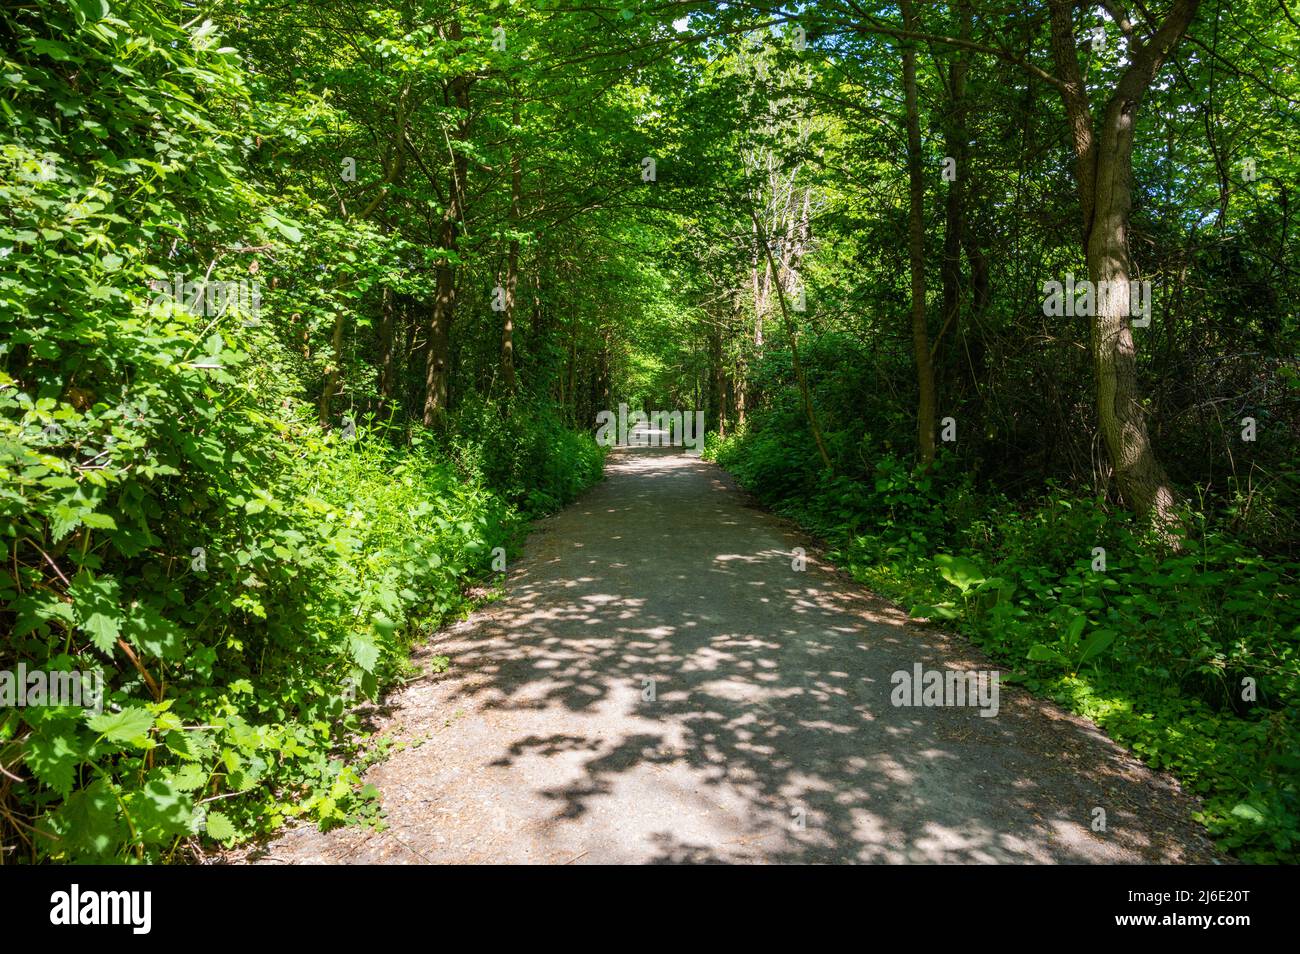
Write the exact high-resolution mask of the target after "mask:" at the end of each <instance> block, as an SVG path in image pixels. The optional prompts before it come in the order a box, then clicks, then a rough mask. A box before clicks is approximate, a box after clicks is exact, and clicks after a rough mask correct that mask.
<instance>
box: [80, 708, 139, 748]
mask: <svg viewBox="0 0 1300 954" xmlns="http://www.w3.org/2000/svg"><path fill="white" fill-rule="evenodd" d="M153 722H154V716H153V713H152V712H150V711H149V710H148V709H139V708H130V709H123V710H122V711H121V712H105V713H103V714H101V715H97V716H93V717H91V718H89V719H87V720H86V724H87V725H88V726H90V728H91V729H93V730H94V731H95V732H98V733H99V736H100V738H104V739H107V740H108V741H110V742H136V741H138V740H141V739H145V738H147V736H148V732H149V730H150V729H151V728H152V727H153Z"/></svg>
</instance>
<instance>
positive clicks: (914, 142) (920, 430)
mask: <svg viewBox="0 0 1300 954" xmlns="http://www.w3.org/2000/svg"><path fill="white" fill-rule="evenodd" d="M902 9H903V29H904V30H906V31H907V32H909V33H915V32H916V14H915V12H914V10H913V6H912V3H911V0H903V4H902ZM903 42H904V44H905V45H904V47H903V94H904V98H905V100H906V109H907V179H908V186H909V190H908V191H909V202H908V215H907V225H908V228H907V237H908V242H907V247H908V259H909V261H910V264H911V272H912V353H913V355H914V356H915V360H916V382H917V390H918V395H917V403H916V449H917V457H918V459H919V460H920V463H921V465H922V466H923V467H927V466H929V465H930V464H931V463H932V462H933V461H934V428H935V397H934V367H933V365H932V363H931V361H930V334H929V331H928V330H927V328H926V322H925V220H924V218H923V213H924V202H925V179H924V178H923V172H922V169H921V113H920V107H919V105H918V103H917V91H916V51H915V50H914V49H913V48H912V45H911V41H908V40H905V41H903ZM959 174H960V173H959Z"/></svg>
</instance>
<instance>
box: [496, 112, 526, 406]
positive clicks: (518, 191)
mask: <svg viewBox="0 0 1300 954" xmlns="http://www.w3.org/2000/svg"><path fill="white" fill-rule="evenodd" d="M514 126H515V135H518V133H519V104H518V103H515V110H514ZM522 193H523V174H522V171H521V169H520V162H519V149H518V147H516V148H515V149H514V151H513V152H511V154H510V222H511V227H512V228H513V229H514V233H515V234H514V235H513V236H511V238H510V251H509V252H508V253H507V256H506V289H505V291H506V301H505V305H506V308H505V316H504V318H505V321H504V323H503V324H502V326H501V381H502V384H503V385H504V386H505V389H506V393H507V394H513V393H514V391H515V293H516V290H517V288H518V287H519V228H520V226H521V223H520V203H521V199H522Z"/></svg>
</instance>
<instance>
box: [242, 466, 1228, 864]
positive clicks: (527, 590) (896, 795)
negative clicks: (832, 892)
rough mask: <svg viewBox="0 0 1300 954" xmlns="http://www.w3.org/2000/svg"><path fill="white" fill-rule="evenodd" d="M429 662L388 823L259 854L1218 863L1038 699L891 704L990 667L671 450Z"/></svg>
mask: <svg viewBox="0 0 1300 954" xmlns="http://www.w3.org/2000/svg"><path fill="white" fill-rule="evenodd" d="M800 546H802V547H805V548H806V549H807V552H808V554H809V558H808V564H807V568H806V569H805V570H803V571H797V570H794V569H792V566H791V560H792V553H793V550H794V548H795V547H800ZM434 654H443V655H447V656H449V657H450V658H451V668H450V670H449V671H447V672H446V673H444V674H442V675H437V676H428V677H426V678H424V679H421V680H418V681H416V682H414V683H412V684H411V685H409V686H408V687H407V688H406V689H405V690H404V691H402V692H401V693H399V694H397V695H396V696H394V697H392V698H390V699H389V700H388V706H387V708H386V710H385V711H384V713H383V714H382V715H381V716H380V722H381V724H382V725H383V726H384V728H385V730H386V731H387V732H389V733H390V734H391V735H392V736H393V737H394V738H396V739H397V740H398V741H399V750H398V751H396V752H395V754H393V755H392V757H391V758H390V759H389V760H388V761H386V762H385V763H384V764H382V765H379V766H377V767H375V768H374V769H373V770H372V771H371V772H370V774H369V780H370V781H372V782H374V783H375V784H376V785H377V786H378V787H379V788H380V790H381V791H382V792H383V801H384V805H385V808H386V811H387V820H388V824H389V826H390V827H389V828H388V830H387V831H384V832H374V831H369V830H365V829H341V830H336V831H334V832H330V833H328V834H322V833H320V832H318V831H316V830H315V829H314V828H299V829H296V830H293V831H290V832H288V833H286V834H285V835H283V836H282V837H281V838H279V839H278V840H276V841H275V842H273V843H271V844H270V845H268V846H266V847H265V848H262V849H259V850H257V851H255V852H253V853H251V854H250V856H249V859H248V860H252V861H262V862H265V863H276V862H281V863H282V862H291V863H319V862H329V863H337V862H350V863H403V864H405V863H413V864H419V863H423V862H439V863H441V862H471V863H475V862H500V863H521V862H522V863H561V864H563V863H578V864H591V863H622V862H632V863H644V862H684V861H691V862H719V861H721V862H762V863H780V862H1031V863H1063V862H1069V863H1080V862H1083V863H1087V862H1130V863H1132V862H1204V861H1210V860H1213V859H1214V858H1215V855H1214V852H1213V851H1212V849H1211V848H1210V845H1209V842H1208V840H1207V839H1206V837H1205V836H1204V834H1203V832H1202V831H1201V829H1200V828H1199V826H1197V825H1196V824H1195V823H1193V822H1192V821H1191V820H1190V817H1189V816H1190V813H1191V812H1192V811H1193V810H1194V809H1195V804H1194V802H1193V801H1192V799H1190V798H1189V797H1188V796H1186V795H1184V794H1182V793H1181V792H1180V791H1179V790H1178V788H1177V786H1176V784H1174V783H1173V782H1172V781H1170V780H1169V779H1168V778H1167V777H1165V776H1163V775H1160V774H1158V773H1154V772H1151V771H1150V770H1148V769H1146V768H1145V767H1143V766H1142V765H1141V764H1140V763H1138V762H1137V761H1136V760H1135V759H1133V758H1132V757H1130V756H1129V755H1128V754H1127V753H1125V752H1124V751H1123V750H1122V749H1121V748H1120V747H1119V746H1117V745H1115V744H1113V743H1112V742H1110V741H1109V740H1108V739H1106V738H1105V737H1104V736H1103V735H1102V734H1101V733H1100V732H1099V731H1098V730H1097V729H1096V728H1095V727H1094V726H1092V725H1091V724H1090V723H1088V722H1086V721H1084V720H1082V719H1079V718H1077V717H1074V716H1072V715H1069V714H1067V713H1065V712H1064V711H1062V710H1061V709H1059V708H1057V707H1056V706H1054V705H1052V704H1050V703H1047V702H1043V701H1041V700H1037V699H1035V698H1033V697H1032V696H1030V695H1029V694H1028V693H1026V692H1024V691H1023V690H1020V689H1017V688H1013V687H1011V686H1002V687H1001V691H1000V696H999V703H1000V705H999V710H998V713H997V715H996V716H995V717H992V718H986V717H982V716H981V715H980V711H979V709H977V708H972V707H969V706H968V707H959V706H946V707H930V708H926V707H895V706H894V705H892V704H891V693H892V691H893V684H892V682H891V675H892V674H893V673H894V672H896V671H899V670H902V671H906V672H909V673H910V672H912V671H913V667H914V665H915V664H917V663H920V664H922V665H923V666H924V667H925V668H926V669H951V670H966V669H981V670H982V669H987V668H989V666H988V663H987V662H986V661H984V660H983V659H982V657H981V656H980V655H979V653H978V651H977V650H975V649H973V648H972V647H971V646H970V645H969V644H968V643H967V642H965V641H964V640H962V639H960V638H958V637H953V636H946V635H944V634H941V633H939V632H937V631H936V630H934V629H932V628H930V627H928V626H922V625H918V624H916V623H914V622H911V621H909V620H908V618H907V616H906V614H905V612H904V611H902V610H900V609H899V608H897V607H895V606H893V605H891V604H889V603H886V602H885V601H883V600H881V599H880V598H878V597H876V596H874V595H873V594H871V593H870V592H868V591H867V590H865V589H863V588H862V587H861V586H859V585H857V584H855V583H853V582H852V581H850V580H848V579H847V578H846V577H845V576H844V575H843V574H841V573H838V572H836V571H835V570H833V569H832V568H829V567H827V566H824V565H822V564H820V563H818V562H817V561H816V559H815V553H814V551H813V549H812V544H811V542H810V541H808V540H806V539H804V538H802V537H801V536H800V535H799V534H798V533H797V532H796V531H795V530H793V529H792V528H791V527H790V526H789V525H788V524H787V523H786V522H785V521H783V520H781V519H779V518H777V517H774V516H772V515H770V514H767V513H765V512H763V511H762V510H760V509H757V508H756V507H754V506H753V505H752V503H751V502H750V501H749V500H748V498H747V497H746V496H745V495H744V494H743V493H742V492H740V491H738V490H737V489H736V488H735V486H734V484H733V483H732V482H731V480H730V478H728V476H727V475H726V474H725V473H724V472H723V471H721V470H719V469H718V468H717V467H714V466H713V465H711V464H708V463H705V462H703V461H701V460H699V458H698V457H696V456H691V455H686V454H681V453H676V452H673V451H672V450H670V449H654V450H621V451H617V452H615V453H614V454H612V455H611V457H610V459H609V464H608V466H607V472H606V480H605V481H604V482H603V483H601V484H600V485H598V486H597V487H595V488H593V489H592V490H591V491H590V492H589V493H587V494H586V495H585V496H584V497H583V498H582V499H581V500H579V501H578V502H577V503H575V504H574V505H573V506H571V507H569V508H568V509H567V510H565V511H563V512H562V513H559V514H557V515H556V516H554V517H552V518H550V519H548V520H545V521H543V522H541V523H540V524H539V525H538V529H537V530H536V532H535V533H534V534H533V535H532V536H531V537H530V538H529V540H528V543H527V545H526V547H525V550H524V552H523V554H522V555H521V557H520V558H519V559H518V561H517V562H516V564H515V565H514V566H513V567H512V568H511V572H510V576H509V583H508V596H507V597H506V599H504V600H502V601H500V602H498V603H495V604H492V605H491V606H489V607H487V608H486V609H484V610H483V611H481V612H480V613H478V614H476V615H475V616H473V617H472V618H471V619H469V620H467V621H466V622H465V623H462V624H460V625H459V626H457V627H455V628H453V629H452V630H450V631H447V632H444V633H440V634H439V635H438V636H437V637H436V638H435V639H434V640H433V642H432V643H431V645H430V646H429V647H427V648H426V649H424V650H422V652H421V654H420V655H417V662H419V661H420V657H421V656H423V658H424V660H425V661H427V660H428V658H429V657H430V656H432V655H434ZM651 695H652V696H653V698H650V697H651ZM1097 808H1100V809H1103V810H1104V811H1105V813H1106V830H1105V831H1104V832H1098V831H1093V830H1092V824H1093V819H1094V817H1095V811H1094V810H1095V809H1097Z"/></svg>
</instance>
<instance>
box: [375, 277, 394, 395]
mask: <svg viewBox="0 0 1300 954" xmlns="http://www.w3.org/2000/svg"><path fill="white" fill-rule="evenodd" d="M396 308H397V306H396V303H395V302H394V301H393V291H392V289H390V288H387V287H385V288H384V290H383V291H382V292H381V298H380V302H379V373H378V379H377V381H376V387H377V390H378V391H379V402H380V407H381V408H382V409H383V410H384V411H385V412H387V410H388V409H389V408H390V407H392V404H393V382H394V378H395V370H396V369H395V367H394V358H393V355H394V351H393V334H394V330H393V329H394V327H395V324H396V316H395V314H394V312H395V311H396Z"/></svg>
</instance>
